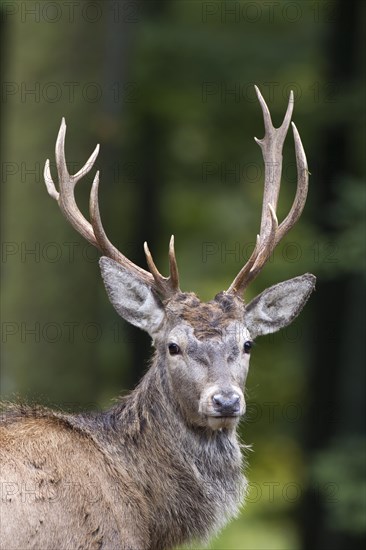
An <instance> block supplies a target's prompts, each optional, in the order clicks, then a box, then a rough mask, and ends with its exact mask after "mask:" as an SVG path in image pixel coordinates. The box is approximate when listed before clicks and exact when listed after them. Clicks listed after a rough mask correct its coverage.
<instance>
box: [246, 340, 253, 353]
mask: <svg viewBox="0 0 366 550" xmlns="http://www.w3.org/2000/svg"><path fill="white" fill-rule="evenodd" d="M252 347H253V342H252V341H251V340H247V341H246V342H244V353H250V350H251V349H252Z"/></svg>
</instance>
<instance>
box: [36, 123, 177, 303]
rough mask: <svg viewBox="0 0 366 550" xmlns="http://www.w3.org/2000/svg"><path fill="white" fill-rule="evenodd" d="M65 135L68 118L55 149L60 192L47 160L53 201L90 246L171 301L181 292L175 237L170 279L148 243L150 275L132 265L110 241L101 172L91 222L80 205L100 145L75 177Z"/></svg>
mask: <svg viewBox="0 0 366 550" xmlns="http://www.w3.org/2000/svg"><path fill="white" fill-rule="evenodd" d="M65 135H66V123H65V119H64V118H63V119H62V122H61V126H60V130H59V133H58V136H57V140H56V149H55V155H56V167H57V174H58V183H59V191H57V189H56V186H55V184H54V181H53V179H52V176H51V170H50V161H49V159H47V160H46V164H45V168H44V179H45V182H46V186H47V190H48V193H49V194H50V196H51V197H52V198H53V199H55V200H56V201H57V203H58V205H59V207H60V210H61V212H62V213H63V215H64V216H65V217H66V219H67V220H68V221H69V222H70V224H71V225H72V226H73V227H74V228H75V229H76V231H78V233H80V235H82V236H83V237H84V238H85V239H86V240H87V241H89V243H91V244H92V245H93V246H95V247H96V248H98V250H100V252H101V253H102V254H104V255H105V256H108V257H109V258H112V259H113V260H115V261H116V262H118V263H119V264H121V265H122V266H123V267H124V268H126V269H128V270H129V271H131V272H133V273H134V274H135V275H136V276H137V277H138V278H139V279H140V280H141V281H143V282H145V283H147V284H149V285H150V286H151V287H152V288H153V289H155V291H156V292H157V293H158V294H159V296H161V297H162V298H163V299H167V298H169V297H171V296H172V295H174V294H175V293H177V292H180V289H179V274H178V266H177V261H176V258H175V252H174V237H173V236H172V238H171V240H170V245H169V265H170V276H169V277H163V275H161V274H160V273H159V271H158V269H157V268H156V266H155V263H154V261H153V259H152V256H151V253H150V251H149V248H148V246H147V243H145V244H144V249H145V254H146V260H147V263H148V266H149V269H150V273H149V272H148V271H145V270H144V269H142V268H141V267H139V266H138V265H136V264H134V263H133V262H131V261H130V260H129V259H128V258H126V256H124V255H123V254H122V252H120V251H119V250H118V249H117V248H115V246H113V244H112V243H111V242H110V241H109V239H108V237H107V235H106V233H105V231H104V228H103V225H102V222H101V218H100V212H99V204H98V186H99V171H97V173H96V174H95V177H94V181H93V185H92V189H91V194H90V203H89V210H90V220H91V223H90V222H88V220H86V219H85V217H84V216H83V214H82V213H81V212H80V209H79V208H78V206H77V204H76V201H75V194H74V190H75V185H76V184H77V182H78V181H79V180H80V179H81V178H82V177H83V176H85V175H86V174H87V173H88V172H90V170H91V169H92V168H93V165H94V162H95V160H96V158H97V156H98V153H99V145H97V146H96V148H95V149H94V151H93V153H92V154H91V156H90V157H89V159H88V161H87V162H86V163H85V165H84V166H83V167H82V168H81V169H80V170H79V171H78V172H77V173H76V174H74V175H71V174H69V172H68V169H67V165H66V159H65Z"/></svg>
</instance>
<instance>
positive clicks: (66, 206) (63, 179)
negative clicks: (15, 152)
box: [44, 118, 100, 250]
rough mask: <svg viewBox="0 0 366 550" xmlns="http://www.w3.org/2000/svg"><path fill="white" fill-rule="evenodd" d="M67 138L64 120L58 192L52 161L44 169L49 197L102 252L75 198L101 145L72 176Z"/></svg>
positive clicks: (58, 157)
mask: <svg viewBox="0 0 366 550" xmlns="http://www.w3.org/2000/svg"><path fill="white" fill-rule="evenodd" d="M65 136H66V123H65V119H64V118H62V121H61V126H60V130H59V132H58V135H57V140H56V148H55V156H56V168H57V175H58V183H59V189H60V191H59V192H58V191H57V190H56V186H55V184H54V181H53V179H52V176H51V170H50V161H49V159H47V160H46V164H45V167H44V179H45V182H46V186H47V190H48V193H49V195H50V196H51V197H52V198H53V199H55V200H56V201H57V203H58V205H59V207H60V210H61V212H62V213H63V215H64V216H65V217H66V219H67V220H69V222H70V223H71V225H72V226H73V227H74V229H76V231H78V233H80V234H81V235H82V236H83V237H84V238H85V239H86V240H87V241H89V242H90V243H91V244H92V245H93V246H96V247H97V248H98V249H99V250H100V246H99V244H98V242H97V240H96V238H95V235H94V232H93V228H92V226H91V224H90V223H89V222H88V221H87V220H86V219H85V218H84V216H83V215H82V213H81V212H80V210H79V208H78V206H77V204H76V202H75V196H74V188H75V184H76V183H77V182H78V181H79V180H80V179H81V177H82V176H83V175H85V174H87V173H88V172H89V171H90V170H91V169H92V167H93V164H94V162H95V159H96V158H97V156H98V152H99V145H97V146H96V148H95V150H94V152H93V153H92V155H91V156H90V157H89V159H88V161H87V162H86V163H85V165H84V166H83V167H82V168H81V170H79V171H78V172H77V174H75V175H70V174H69V172H68V169H67V165H66V158H65Z"/></svg>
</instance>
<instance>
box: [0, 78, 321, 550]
mask: <svg viewBox="0 0 366 550" xmlns="http://www.w3.org/2000/svg"><path fill="white" fill-rule="evenodd" d="M256 92H257V96H258V99H259V103H260V105H261V108H262V111H263V117H264V127H265V136H264V138H263V139H261V140H258V139H256V142H257V143H258V145H259V146H260V147H261V149H262V153H263V159H264V164H265V178H264V179H265V182H264V198H263V207H262V218H261V226H260V233H259V235H258V237H257V242H256V245H255V248H254V251H253V253H252V255H251V256H250V258H249V260H248V261H247V263H246V264H245V265H244V267H243V268H242V269H241V270H240V272H239V273H238V275H237V276H236V277H235V279H234V281H233V282H232V283H231V285H230V286H229V288H228V289H227V290H224V291H223V292H220V293H219V294H217V296H215V298H214V299H213V300H212V301H210V302H208V303H202V302H201V301H200V300H199V299H198V298H197V296H196V295H195V294H193V293H190V292H188V293H187V292H182V291H181V290H180V287H179V276H178V268H177V262H176V258H175V252H174V240H173V237H172V239H171V241H170V247H169V263H170V275H169V277H163V276H162V275H161V274H160V273H159V271H158V269H157V267H156V265H155V263H154V261H153V259H152V256H151V254H150V251H149V249H148V247H147V244H146V243H145V245H144V247H145V254H146V260H147V265H148V267H149V271H145V270H144V269H141V268H140V267H138V266H137V265H135V264H134V263H132V262H131V261H130V260H128V259H127V258H126V257H125V256H124V255H123V254H122V253H121V252H119V251H118V250H117V249H116V248H115V247H114V246H113V245H112V244H111V243H110V241H109V240H108V238H107V236H106V234H105V232H104V230H103V226H102V223H101V219H100V215H99V207H98V182H99V172H97V173H96V176H95V178H94V182H93V185H92V190H91V197H90V220H91V221H90V222H88V221H87V220H86V219H85V218H84V216H83V215H82V214H81V212H80V210H79V209H78V207H77V205H76V202H75V198H74V188H75V185H76V183H77V182H78V181H79V180H80V179H81V178H82V177H83V176H84V175H85V174H86V173H87V172H89V171H90V170H91V168H92V166H93V163H94V161H95V159H96V158H97V155H98V150H99V147H98V146H97V147H96V149H95V151H94V153H93V154H92V155H91V157H90V159H89V160H88V162H87V163H86V164H85V166H84V167H83V168H82V169H81V170H79V172H77V174H75V175H70V174H69V173H68V169H67V166H66V160H65V151H64V144H65V133H66V125H65V121H64V120H63V121H62V123H61V128H60V131H59V134H58V138H57V142H56V165H57V173H58V184H59V191H57V190H56V187H55V185H54V183H53V180H52V176H51V172H50V167H49V161H48V160H47V162H46V166H45V181H46V185H47V189H48V192H49V194H50V195H51V197H53V198H54V199H55V200H56V201H57V202H58V205H59V207H60V209H61V211H62V213H63V214H64V215H65V216H66V218H67V219H68V220H69V222H70V223H71V224H72V225H73V227H74V228H75V229H76V230H77V231H78V232H79V233H80V234H81V235H82V236H83V237H85V238H86V239H87V241H89V243H91V244H92V245H94V246H96V247H97V248H98V249H99V250H100V252H101V253H102V258H101V259H100V269H101V272H102V277H103V280H104V284H105V287H106V289H107V294H108V296H109V299H110V301H111V302H112V304H113V306H114V307H115V309H116V310H117V312H118V313H119V315H121V316H122V317H123V318H124V319H125V320H126V321H128V322H129V323H132V324H133V325H135V326H137V327H139V328H141V329H143V330H146V331H147V332H148V333H149V335H150V336H151V338H152V340H153V343H154V346H155V350H156V351H155V354H154V357H153V359H152V362H151V366H150V368H149V370H148V372H147V373H146V374H145V376H144V377H143V378H142V380H141V382H140V383H139V385H138V386H137V387H136V388H135V390H133V391H132V392H131V393H130V394H129V395H128V396H127V397H124V398H123V399H120V401H119V402H118V403H117V404H116V405H115V406H113V407H112V408H111V409H110V410H108V411H106V412H102V413H96V414H75V415H72V414H66V413H60V412H56V411H52V410H48V409H44V408H41V407H28V408H27V407H24V406H20V405H13V406H12V407H10V408H9V407H8V408H7V409H6V410H5V412H4V413H3V415H2V421H1V432H0V441H1V446H0V456H1V463H2V467H1V476H2V477H1V479H2V488H3V492H2V512H1V545H2V546H1V547H2V548H3V549H4V550H5V549H6V550H11V549H19V548H22V549H25V548H33V549H37V550H40V549H44V550H46V549H47V550H50V549H54V550H56V549H57V550H61V549H65V550H74V549H77V548H79V549H96V548H99V549H101V548H105V549H115V550H127V549H130V550H148V549H149V550H164V549H168V548H172V547H174V546H176V545H177V544H182V543H187V542H192V541H196V540H207V539H208V537H209V536H211V535H212V534H214V533H215V532H217V531H218V530H219V529H220V528H222V527H223V525H225V524H226V523H227V522H228V521H229V520H230V518H232V517H233V516H235V515H236V514H237V513H238V510H239V507H240V505H241V502H242V500H243V497H244V496H245V488H246V480H245V477H244V475H243V473H242V469H243V459H242V456H241V452H240V444H239V442H238V437H237V433H236V428H237V426H238V422H239V420H240V417H241V416H242V415H243V414H244V412H245V401H244V394H243V391H244V385H245V380H246V377H247V374H248V368H249V357H250V350H251V347H252V342H253V340H254V339H255V338H256V337H257V336H261V335H263V334H268V333H271V332H275V331H277V330H279V329H280V328H282V327H285V326H286V325H288V324H289V323H290V322H291V321H292V320H293V319H294V318H295V317H296V316H297V315H298V314H299V312H300V311H301V310H302V308H303V306H304V304H305V302H306V301H307V299H308V297H309V295H310V293H311V292H312V290H313V289H314V285H315V277H314V276H313V275H311V274H305V275H301V276H299V277H295V278H293V279H290V280H288V281H285V282H282V283H279V284H276V285H274V286H272V287H270V288H268V289H267V290H265V291H264V292H262V294H260V295H259V296H257V297H256V298H254V299H253V300H252V301H251V302H250V303H249V304H245V302H244V301H243V299H242V295H243V292H244V290H245V289H246V287H247V285H248V284H249V283H250V282H251V281H252V280H253V279H254V278H255V277H256V276H257V275H258V273H259V272H260V271H261V269H262V268H263V266H264V264H265V263H266V261H267V260H268V258H269V256H270V255H271V253H272V251H273V250H274V248H275V246H276V245H277V244H278V243H279V241H280V240H281V239H282V238H283V237H284V235H285V234H286V233H287V232H288V231H289V229H291V227H292V226H293V225H294V224H295V223H296V221H297V220H298V218H299V217H300V214H301V212H302V209H303V207H304V204H305V200H306V195H307V187H308V169H307V164H306V157H305V153H304V149H303V146H302V143H301V140H300V137H299V134H298V132H297V129H296V127H295V125H294V124H293V123H292V129H293V134H294V141H295V152H296V163H297V174H298V182H297V191H296V196H295V199H294V203H293V205H292V207H291V209H290V212H289V214H288V215H287V217H286V218H285V219H284V221H282V223H281V224H279V225H278V222H277V217H276V207H277V201H278V195H279V190H280V181H281V165H282V148H283V143H284V140H285V136H286V134H287V131H288V127H289V124H290V120H291V115H292V110H293V94H292V93H291V95H290V98H289V103H288V107H287V112H286V115H285V118H284V121H283V123H282V125H281V127H280V128H278V129H276V128H274V127H273V125H272V121H271V116H270V113H269V110H268V107H267V105H266V103H265V101H264V99H263V97H262V96H261V94H260V92H259V90H258V89H257V88H256Z"/></svg>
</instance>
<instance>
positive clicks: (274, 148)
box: [227, 86, 309, 294]
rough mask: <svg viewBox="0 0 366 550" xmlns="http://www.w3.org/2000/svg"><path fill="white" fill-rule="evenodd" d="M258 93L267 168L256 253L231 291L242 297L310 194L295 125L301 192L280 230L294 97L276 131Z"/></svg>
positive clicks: (298, 215) (259, 140)
mask: <svg viewBox="0 0 366 550" xmlns="http://www.w3.org/2000/svg"><path fill="white" fill-rule="evenodd" d="M255 91H256V93H257V97H258V100H259V103H260V105H261V107H262V112H263V118H264V128H265V135H264V138H263V139H257V138H254V139H255V141H256V142H257V143H258V145H259V146H260V148H261V149H262V155H263V160H264V165H265V175H264V194H263V205H262V218H261V226H260V232H259V235H257V242H256V245H255V248H254V251H253V253H252V255H251V256H250V258H249V260H248V261H247V263H246V264H245V265H244V267H243V268H242V269H241V270H240V272H239V273H238V275H237V276H236V277H235V279H234V281H233V282H232V283H231V285H230V287H229V289H228V290H227V292H228V293H232V294H242V293H243V292H244V290H245V288H246V287H247V286H248V284H249V283H250V282H251V281H252V280H253V279H254V278H255V277H256V276H257V275H258V274H259V272H260V271H261V269H262V268H263V266H264V265H265V263H266V262H267V260H268V258H269V257H270V255H271V254H272V252H273V250H274V249H275V247H276V246H277V244H278V243H279V242H280V240H281V239H282V238H283V237H284V236H285V235H286V233H287V232H288V231H289V230H290V229H291V227H293V226H294V225H295V223H296V222H297V220H298V219H299V217H300V215H301V212H302V211H303V208H304V206H305V202H306V196H307V192H308V179H309V178H308V174H309V172H308V166H307V162H306V156H305V151H304V148H303V146H302V143H301V139H300V136H299V133H298V131H297V128H296V126H295V124H294V123H293V122H292V123H291V124H292V130H293V134H294V140H295V154H296V167H297V191H296V196H295V199H294V202H293V205H292V207H291V210H290V212H289V214H288V215H287V217H286V218H285V219H284V220H283V222H282V223H281V224H280V226H278V221H277V216H276V209H277V202H278V195H279V191H280V186H281V173H282V149H283V144H284V141H285V137H286V134H287V131H288V128H289V125H290V121H291V116H292V111H293V106H294V96H293V92H291V93H290V97H289V102H288V106H287V111H286V114H285V118H284V119H283V122H282V124H281V126H280V127H279V128H274V126H273V124H272V120H271V114H270V112H269V109H268V107H267V104H266V102H265V101H264V99H263V97H262V94H261V93H260V91H259V89H258V88H257V86H255Z"/></svg>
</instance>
